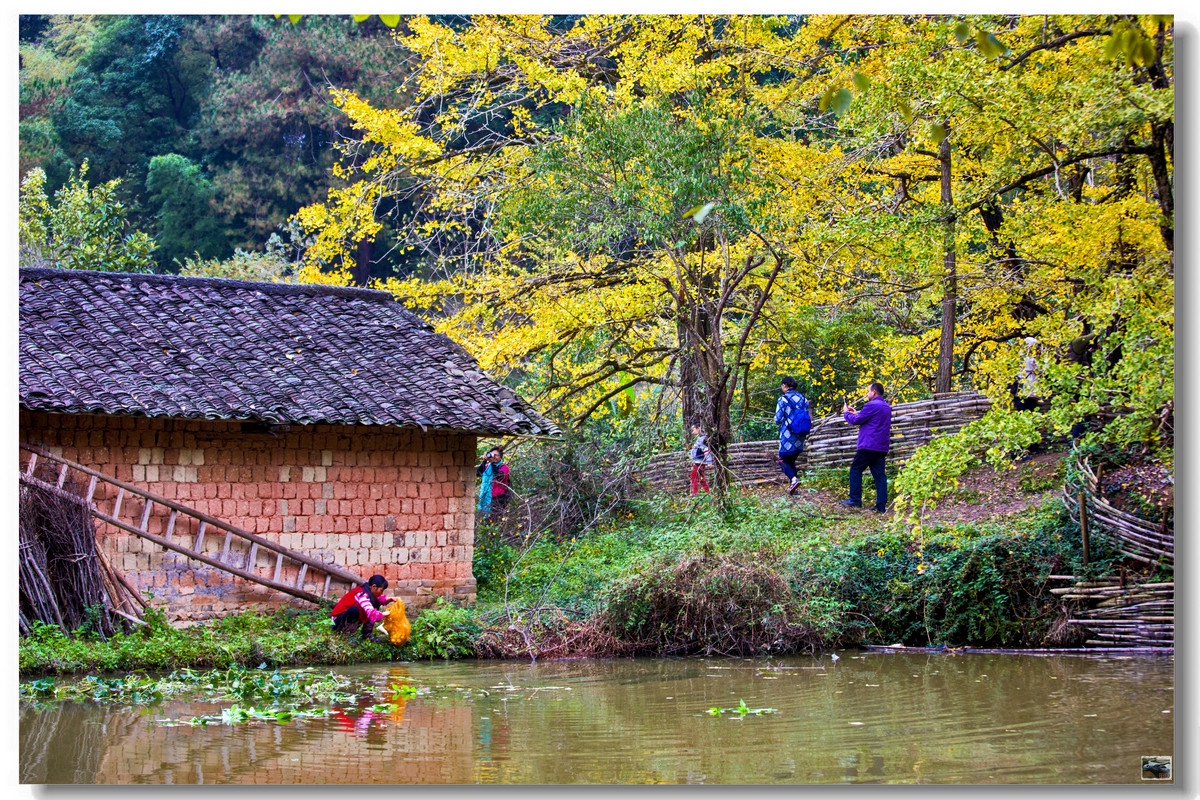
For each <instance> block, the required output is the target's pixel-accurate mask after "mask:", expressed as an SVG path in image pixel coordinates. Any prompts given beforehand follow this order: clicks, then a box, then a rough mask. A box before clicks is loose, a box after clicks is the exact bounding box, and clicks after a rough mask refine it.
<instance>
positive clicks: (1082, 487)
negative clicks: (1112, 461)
mask: <svg viewBox="0 0 1200 800" xmlns="http://www.w3.org/2000/svg"><path fill="white" fill-rule="evenodd" d="M1077 466H1078V468H1079V475H1080V480H1078V481H1068V482H1066V483H1065V484H1064V485H1063V502H1064V503H1066V506H1067V511H1068V512H1069V513H1070V515H1071V519H1072V520H1073V521H1074V522H1077V523H1079V526H1080V528H1081V529H1082V530H1083V531H1084V532H1085V533H1086V534H1087V535H1088V536H1089V537H1096V536H1103V537H1106V538H1108V539H1110V540H1111V541H1112V543H1113V544H1114V545H1115V546H1116V548H1117V550H1118V551H1119V552H1120V553H1121V555H1123V556H1125V557H1126V558H1131V559H1133V560H1134V561H1140V562H1142V563H1143V564H1147V565H1149V566H1157V565H1159V564H1163V565H1166V566H1170V567H1174V566H1175V526H1174V523H1173V522H1172V518H1171V515H1169V514H1164V515H1163V519H1162V521H1161V522H1159V523H1154V522H1149V521H1148V520H1144V519H1142V518H1141V517H1136V516H1134V515H1133V514H1130V513H1128V512H1125V511H1122V510H1121V509H1119V508H1116V507H1115V506H1113V505H1112V504H1111V503H1109V502H1108V501H1107V500H1106V499H1105V498H1104V496H1103V494H1102V493H1101V492H1100V482H1099V480H1098V479H1097V477H1096V473H1095V472H1094V471H1093V470H1092V466H1091V464H1089V463H1088V460H1087V459H1086V458H1085V459H1083V460H1082V461H1080V462H1077ZM1081 509H1082V512H1081Z"/></svg>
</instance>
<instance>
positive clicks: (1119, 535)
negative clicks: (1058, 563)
mask: <svg viewBox="0 0 1200 800" xmlns="http://www.w3.org/2000/svg"><path fill="white" fill-rule="evenodd" d="M1076 466H1077V467H1078V475H1079V478H1078V479H1076V480H1070V481H1067V482H1066V483H1065V484H1064V486H1063V502H1064V503H1065V504H1066V506H1067V510H1068V512H1069V513H1070V515H1071V519H1072V520H1074V521H1075V522H1077V523H1078V524H1079V530H1080V535H1081V536H1082V537H1083V549H1084V557H1085V559H1086V557H1087V554H1088V551H1089V549H1090V546H1091V542H1093V541H1096V540H1097V539H1104V540H1105V541H1107V542H1108V543H1110V544H1112V545H1113V546H1114V547H1115V548H1116V550H1117V552H1119V553H1120V554H1121V555H1122V556H1124V557H1125V558H1127V559H1131V560H1133V561H1137V562H1140V563H1141V564H1145V565H1147V566H1150V567H1159V566H1165V567H1170V568H1172V569H1173V568H1174V566H1175V526H1174V522H1173V515H1171V514H1163V519H1162V520H1161V521H1160V522H1157V523H1155V522H1150V521H1149V520H1145V519H1142V518H1141V517H1137V516H1134V515H1133V514H1130V513H1128V512H1125V511H1122V510H1121V509H1119V508H1116V507H1114V506H1113V505H1112V504H1111V503H1109V502H1108V501H1107V500H1106V499H1105V498H1104V496H1103V494H1102V493H1101V491H1100V486H1101V484H1100V478H1099V477H1098V476H1097V475H1096V472H1095V471H1094V470H1093V469H1092V465H1091V464H1090V463H1089V462H1088V460H1087V459H1086V458H1084V459H1082V460H1081V461H1077V462H1076ZM1050 591H1051V592H1052V593H1054V594H1056V595H1059V596H1061V597H1062V598H1063V599H1064V600H1076V601H1081V602H1083V603H1085V604H1086V605H1085V607H1084V609H1083V610H1082V611H1080V612H1079V613H1078V614H1077V618H1076V619H1071V620H1069V623H1070V624H1072V625H1079V626H1081V627H1083V628H1085V629H1086V630H1087V632H1088V635H1089V636H1091V638H1090V639H1088V641H1087V642H1086V644H1088V645H1089V646H1094V647H1161V648H1174V646H1175V583H1174V581H1170V582H1161V583H1127V582H1126V580H1125V575H1124V572H1123V571H1122V575H1121V576H1119V577H1107V578H1100V579H1098V580H1095V581H1091V582H1081V583H1076V584H1075V585H1074V586H1071V587H1067V588H1063V589H1051V590H1050Z"/></svg>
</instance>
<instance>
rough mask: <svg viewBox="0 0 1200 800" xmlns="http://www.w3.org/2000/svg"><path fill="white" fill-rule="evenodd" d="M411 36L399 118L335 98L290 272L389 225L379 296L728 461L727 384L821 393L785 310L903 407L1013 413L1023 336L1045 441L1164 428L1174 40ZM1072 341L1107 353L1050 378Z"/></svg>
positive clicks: (1115, 20)
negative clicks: (343, 125)
mask: <svg viewBox="0 0 1200 800" xmlns="http://www.w3.org/2000/svg"><path fill="white" fill-rule="evenodd" d="M399 28H400V29H401V30H402V34H401V35H400V36H399V37H398V41H399V43H400V44H401V45H402V46H403V47H404V48H405V49H406V50H407V51H408V52H409V53H410V54H411V55H412V58H413V63H414V65H415V67H414V69H413V71H412V72H411V78H410V79H409V81H408V83H407V84H406V85H405V86H404V87H402V89H403V91H404V92H405V93H406V94H407V95H408V96H410V97H412V98H413V101H412V103H411V104H410V105H409V106H407V107H405V108H402V109H395V110H386V109H381V108H378V107H376V106H373V105H372V104H370V103H368V102H366V101H364V100H363V99H361V98H359V97H357V96H355V95H354V94H353V93H350V92H347V91H337V92H335V93H334V97H335V100H336V102H337V103H338V104H339V105H340V106H341V108H342V110H343V111H344V112H345V113H346V114H347V115H348V117H349V119H350V120H351V122H352V123H353V124H354V125H355V127H356V128H357V129H358V138H357V139H356V140H355V141H354V142H350V143H348V144H347V146H346V151H345V158H344V159H343V165H342V166H340V167H339V168H338V170H337V175H336V177H337V178H338V179H339V180H344V181H345V183H346V185H345V188H340V189H336V190H332V191H331V192H330V194H329V198H328V200H327V202H325V203H322V204H319V205H314V206H310V207H308V208H305V209H303V210H302V211H301V212H300V214H299V215H298V221H299V222H300V223H301V224H302V225H303V226H304V227H305V228H306V229H307V231H308V232H309V233H310V234H311V236H312V237H313V238H312V245H311V246H310V247H309V249H308V251H307V258H308V260H309V262H310V263H311V264H315V265H330V264H333V265H344V264H345V263H347V261H348V259H351V258H352V257H353V254H354V252H355V251H356V247H357V245H358V243H359V242H361V241H363V240H364V239H369V238H371V237H373V236H374V235H375V234H376V233H377V232H378V231H379V230H380V228H381V226H383V225H388V226H389V227H392V228H394V229H396V231H397V236H398V238H399V239H400V240H401V241H402V244H403V246H405V247H410V248H415V249H416V250H418V251H419V252H420V253H421V254H422V255H423V257H424V263H425V267H424V271H423V274H422V278H421V279H412V280H408V281H397V282H392V283H391V284H389V286H388V288H390V289H391V290H392V291H393V292H395V293H396V295H397V296H398V297H400V298H401V299H403V300H404V301H405V302H406V303H409V304H410V305H412V306H413V307H415V308H419V309H422V310H425V311H428V312H430V313H431V314H433V315H434V316H436V317H437V318H438V319H439V320H440V322H439V325H440V327H441V329H442V330H444V331H446V332H447V333H449V334H450V335H452V336H454V337H455V338H457V339H458V340H459V341H461V342H463V343H464V344H466V345H467V346H468V347H469V348H470V349H471V350H472V352H474V353H475V354H476V355H477V356H478V357H479V358H480V360H481V362H482V363H483V364H484V366H485V367H486V368H488V369H491V370H493V371H495V372H497V373H499V374H502V375H503V374H512V375H513V376H522V377H523V378H524V379H525V380H526V381H527V385H528V386H529V387H532V388H533V389H534V390H535V391H537V392H539V393H540V394H541V396H542V397H543V399H545V400H547V401H548V402H549V403H551V404H552V405H553V406H554V407H555V408H557V409H558V410H559V411H560V412H561V413H562V414H563V415H564V416H566V417H568V418H571V419H574V420H575V421H576V422H582V421H584V420H586V419H588V418H589V416H591V415H595V414H603V413H605V412H606V410H607V408H608V405H607V403H606V401H607V400H609V399H611V398H614V397H620V396H623V393H625V392H628V391H631V390H633V389H634V388H636V387H644V386H660V387H667V388H671V389H677V390H679V391H680V393H681V395H682V407H683V409H684V416H685V419H687V418H688V417H691V416H699V417H702V418H703V419H704V421H705V423H706V425H707V426H708V427H709V430H710V433H711V434H712V435H713V438H714V443H716V444H718V445H723V444H724V442H725V441H726V440H727V438H728V436H729V422H728V418H729V414H728V409H729V406H730V402H731V399H732V397H733V395H734V393H735V391H736V389H735V384H736V378H737V376H738V374H739V373H740V374H741V375H742V378H743V381H742V383H743V385H745V384H746V383H747V381H746V380H745V377H746V375H747V374H748V373H749V372H750V371H753V370H763V369H775V370H787V371H794V372H797V373H799V374H800V375H803V374H804V371H805V370H808V369H812V359H811V358H810V357H809V356H810V354H808V353H805V352H803V351H797V349H796V348H795V347H794V346H784V345H781V344H780V342H782V341H785V340H786V337H782V336H780V335H779V334H780V328H779V326H780V325H781V324H787V322H786V321H787V320H788V319H794V318H797V317H796V315H795V314H794V313H793V312H794V311H795V309H796V308H797V307H803V308H806V309H811V310H812V311H813V312H815V313H816V314H817V315H825V316H826V317H827V318H829V319H849V318H860V319H861V318H874V319H876V320H877V321H878V322H879V323H880V326H881V327H883V328H885V329H886V330H887V331H888V332H887V333H886V334H885V335H882V336H880V337H878V338H877V339H876V341H875V342H874V343H873V347H872V348H871V350H872V352H880V353H882V358H881V360H880V361H879V362H878V363H874V364H871V363H864V362H863V361H862V357H861V356H860V355H859V354H853V355H852V357H851V362H850V363H851V365H852V369H853V370H854V371H855V372H856V374H863V375H871V376H873V377H875V378H879V379H883V380H885V381H886V382H888V383H889V386H890V387H891V388H892V389H893V390H894V391H893V392H892V394H893V396H898V397H899V398H900V399H904V398H905V397H906V396H909V397H912V396H927V395H928V393H929V392H931V391H940V390H947V389H952V388H959V387H966V386H974V387H978V388H983V389H985V390H986V391H988V392H989V393H990V394H991V395H992V396H993V399H994V400H996V401H997V403H996V405H997V412H996V413H997V414H1007V413H1009V409H1008V407H1007V405H1006V403H1005V402H1004V398H1005V396H1006V387H1007V385H1008V384H1009V382H1010V380H1011V378H1012V375H1013V373H1014V372H1015V371H1016V368H1017V366H1018V363H1019V360H1020V359H1021V357H1022V353H1021V346H1022V342H1023V340H1024V339H1025V338H1027V337H1035V338H1036V339H1038V341H1039V347H1040V348H1041V351H1040V352H1041V360H1042V373H1043V375H1042V377H1043V379H1044V380H1043V388H1044V389H1050V388H1053V390H1054V392H1055V394H1054V400H1053V404H1052V407H1051V413H1050V414H1049V415H1047V416H1046V417H1045V421H1047V422H1048V423H1052V425H1053V427H1055V428H1056V429H1059V430H1064V429H1065V428H1067V427H1069V425H1070V423H1071V418H1072V417H1074V416H1078V415H1079V414H1080V413H1083V412H1084V411H1085V410H1086V409H1096V410H1099V409H1100V408H1102V407H1104V408H1109V409H1111V408H1113V407H1116V408H1119V409H1121V410H1123V411H1129V412H1130V413H1129V414H1128V415H1127V419H1125V420H1124V421H1123V422H1122V424H1121V425H1119V426H1117V428H1115V429H1114V431H1118V432H1119V431H1121V430H1125V431H1126V432H1125V433H1121V434H1120V437H1119V438H1121V439H1122V440H1127V439H1128V438H1129V437H1131V436H1133V435H1134V434H1133V431H1142V432H1143V434H1145V435H1149V429H1147V427H1146V426H1147V425H1149V424H1150V423H1151V421H1152V419H1155V418H1162V414H1163V410H1164V409H1169V405H1170V403H1171V402H1172V397H1173V394H1172V383H1173V381H1172V380H1170V379H1169V378H1171V377H1173V363H1169V362H1171V359H1172V358H1173V355H1172V354H1173V306H1172V298H1173V292H1174V288H1173V274H1174V273H1173V269H1174V266H1173V263H1174V262H1173V226H1174V223H1173V208H1174V201H1173V188H1172V180H1173V179H1172V164H1173V158H1174V153H1173V119H1174V97H1173V83H1174V82H1173V75H1172V66H1171V65H1172V64H1173V58H1174V55H1173V54H1174V45H1173V39H1172V36H1171V28H1170V20H1169V18H1163V17H1149V16H1147V17H1134V16H1112V15H1089V16H1082V15H1081V16H1037V17H1033V16H1028V17H1022V16H1011V15H1006V16H979V17H900V16H858V15H828V16H812V17H805V18H781V17H766V16H704V15H700V16H669V17H649V16H645V17H643V16H605V15H596V16H586V17H581V18H578V19H576V20H573V21H564V20H561V19H557V18H551V17H493V16H478V17H470V18H468V19H466V20H465V21H463V22H461V23H455V24H454V25H453V26H450V25H447V24H441V23H439V22H437V21H434V20H431V19H429V18H424V17H416V18H411V19H408V18H406V19H404V20H402V21H401V24H400V25H399ZM399 200H404V201H406V202H409V203H411V204H413V205H414V206H415V208H416V209H417V211H416V214H415V216H413V217H412V218H409V219H404V220H401V219H400V218H399V217H398V216H397V213H396V210H395V209H396V207H397V201H399ZM1077 339H1083V340H1085V341H1086V347H1085V349H1086V350H1087V351H1088V353H1090V354H1094V355H1097V356H1098V357H1096V358H1090V363H1087V364H1084V363H1080V362H1078V361H1076V360H1072V359H1064V358H1063V357H1062V355H1063V354H1064V353H1066V352H1067V349H1068V347H1067V346H1068V345H1069V344H1070V343H1072V342H1073V341H1075V340H1077ZM1135 351H1136V352H1137V357H1131V356H1130V354H1131V353H1133V352H1135ZM1147 368H1149V369H1151V370H1152V371H1151V373H1150V374H1149V375H1148V376H1146V377H1143V376H1142V374H1141V373H1142V372H1143V371H1144V370H1145V369H1147ZM1156 415H1157V417H1156ZM1122 426H1123V427H1122ZM1000 427H1002V426H999V427H996V430H999V429H1000Z"/></svg>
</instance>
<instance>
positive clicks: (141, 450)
mask: <svg viewBox="0 0 1200 800" xmlns="http://www.w3.org/2000/svg"><path fill="white" fill-rule="evenodd" d="M20 437H21V441H22V442H28V443H30V444H37V445H41V446H43V447H45V448H46V449H48V450H50V451H51V452H52V453H54V454H55V455H58V456H61V457H63V458H66V459H68V460H70V461H76V462H78V463H80V464H83V465H85V466H88V467H91V468H92V469H95V470H97V471H100V472H103V473H104V474H106V475H110V476H112V477H114V478H117V479H118V480H122V481H126V482H129V483H133V484H136V485H137V486H140V487H143V488H145V489H146V490H148V491H150V492H153V493H155V494H158V495H161V496H163V497H165V498H167V499H169V500H174V501H176V502H178V503H180V504H182V505H185V506H189V507H191V508H194V509H196V510H197V511H201V512H203V513H205V514H208V515H210V516H213V517H217V518H218V519H221V520H224V521H226V522H229V523H231V524H233V525H236V526H237V527H239V528H242V529H244V530H246V531H249V532H251V533H256V534H258V535H260V536H263V537H264V538H267V539H270V540H272V541H274V542H277V543H278V544H280V545H282V546H283V547H287V548H291V549H293V550H299V551H301V552H304V553H306V554H308V555H309V556H312V557H314V558H317V559H319V560H321V561H323V562H325V563H334V564H338V565H340V566H343V567H345V568H347V569H348V570H350V571H351V572H355V573H358V574H360V575H362V576H363V578H364V579H365V578H366V577H369V576H370V575H372V574H374V573H376V572H378V573H381V574H382V575H384V576H385V577H386V578H387V579H388V582H389V584H390V587H389V591H388V594H389V595H393V596H399V597H401V598H402V599H403V600H404V601H405V604H406V605H407V606H408V607H409V608H410V609H412V608H420V607H422V606H424V605H427V604H429V603H431V602H433V600H434V599H435V598H436V597H438V596H448V597H455V598H459V599H461V600H465V601H468V602H472V601H474V599H475V579H474V577H473V576H472V574H471V559H472V556H473V552H474V522H475V504H474V492H475V471H474V457H475V437H474V435H471V434H453V433H423V432H421V431H419V430H408V429H397V428H386V427H371V426H362V427H355V426H342V425H311V426H292V427H291V429H290V430H288V431H285V432H280V433H277V434H271V433H262V432H246V431H245V430H243V425H242V423H240V422H237V421H230V420H176V419H145V418H135V417H110V416H104V415H70V414H53V413H43V412H26V411H22V412H21V415H20ZM106 500H108V501H109V502H110V504H111V498H106V497H105V496H104V493H103V492H102V491H98V492H97V494H96V502H97V503H98V504H100V505H101V507H102V508H105V506H103V505H102V504H104V503H105V502H106ZM154 508H157V507H154ZM166 517H167V514H166V509H162V513H161V514H158V515H156V516H154V517H152V518H151V520H150V525H149V529H150V532H151V533H157V534H159V535H162V533H163V530H164V529H165V526H166ZM120 518H121V519H122V520H125V519H130V520H131V521H132V522H133V524H135V525H136V524H137V522H138V520H139V518H140V502H138V503H132V502H130V503H127V504H125V505H124V506H123V507H122V513H121V515H120ZM173 535H178V536H180V537H187V536H194V535H195V531H194V530H182V529H181V528H179V527H176V529H175V531H174V534H173ZM97 536H98V539H99V542H100V546H101V549H102V551H103V552H104V554H105V555H106V557H107V558H108V559H109V561H110V563H111V564H112V565H113V566H114V567H115V568H116V569H117V570H118V571H119V572H121V573H122V574H123V575H124V576H125V578H126V580H128V581H129V582H130V583H131V584H132V585H133V586H134V587H135V588H136V589H138V590H139V591H140V592H143V593H146V592H150V593H152V594H153V595H154V600H153V601H152V604H153V605H155V606H158V607H164V608H165V610H166V611H167V612H168V614H170V615H173V616H174V617H175V618H176V619H179V620H183V621H187V620H196V619H205V618H209V617H212V616H216V615H219V614H221V613H224V612H227V611H230V610H244V609H245V608H247V607H255V608H273V607H278V606H281V605H300V606H306V605H307V604H306V603H304V602H303V601H301V600H297V599H295V598H292V597H290V596H288V595H284V594H282V593H279V592H274V591H271V590H269V589H266V588H265V587H262V586H259V585H257V584H254V583H251V582H249V581H245V580H242V579H240V578H237V577H235V576H232V575H229V574H228V573H225V572H223V571H221V570H219V569H216V568H214V567H210V566H208V565H205V564H202V563H199V562H196V561H193V560H191V559H188V558H187V557H185V556H183V555H181V554H178V553H172V552H170V551H166V550H164V549H162V548H160V547H159V546H158V545H156V544H154V543H152V542H149V541H146V540H143V539H141V538H139V537H137V536H135V535H133V534H129V533H126V532H125V531H122V530H120V529H119V528H116V527H115V526H111V525H108V524H105V523H102V524H100V525H99V526H98V530H97ZM222 539H223V537H222V536H213V537H208V538H206V539H205V540H204V545H205V551H206V552H209V551H210V550H211V551H213V552H214V553H216V552H219V550H220V547H221V545H222ZM264 557H265V556H264ZM281 577H282V578H283V579H284V580H294V579H295V578H296V577H297V576H296V574H295V573H294V572H293V574H292V575H291V576H288V575H286V574H284V575H283V576H281ZM306 588H309V589H310V590H313V591H317V592H318V593H319V592H320V588H319V587H317V586H316V585H315V584H314V585H311V586H306ZM334 599H336V598H334Z"/></svg>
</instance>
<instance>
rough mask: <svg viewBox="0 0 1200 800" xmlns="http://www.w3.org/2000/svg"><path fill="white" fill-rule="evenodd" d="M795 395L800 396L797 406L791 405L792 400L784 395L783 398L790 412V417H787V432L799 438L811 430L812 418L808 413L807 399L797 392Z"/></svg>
mask: <svg viewBox="0 0 1200 800" xmlns="http://www.w3.org/2000/svg"><path fill="white" fill-rule="evenodd" d="M796 394H798V395H800V403H799V405H797V404H796V403H793V402H792V398H790V397H788V396H787V395H786V394H785V395H784V396H783V397H784V400H786V401H787V404H788V408H790V409H791V410H792V415H791V416H790V417H788V423H787V426H788V430H789V431H791V432H792V433H794V434H795V435H797V436H799V435H800V434H802V433H808V432H809V431H810V430H812V416H811V415H810V414H809V413H808V398H806V397H805V396H804V395H802V394H800V393H799V392H796Z"/></svg>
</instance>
